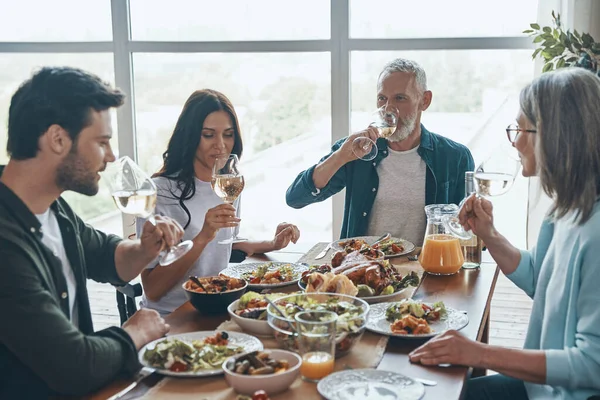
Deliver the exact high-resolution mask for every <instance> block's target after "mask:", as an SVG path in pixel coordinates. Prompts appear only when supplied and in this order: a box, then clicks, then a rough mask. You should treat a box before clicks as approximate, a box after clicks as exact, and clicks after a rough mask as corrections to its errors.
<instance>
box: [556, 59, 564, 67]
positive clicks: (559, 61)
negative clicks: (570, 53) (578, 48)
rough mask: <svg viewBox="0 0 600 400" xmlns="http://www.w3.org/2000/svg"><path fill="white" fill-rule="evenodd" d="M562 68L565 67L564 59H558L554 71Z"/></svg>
mask: <svg viewBox="0 0 600 400" xmlns="http://www.w3.org/2000/svg"><path fill="white" fill-rule="evenodd" d="M564 66H565V60H564V58H559V59H558V61H557V62H556V69H559V68H562V67H564Z"/></svg>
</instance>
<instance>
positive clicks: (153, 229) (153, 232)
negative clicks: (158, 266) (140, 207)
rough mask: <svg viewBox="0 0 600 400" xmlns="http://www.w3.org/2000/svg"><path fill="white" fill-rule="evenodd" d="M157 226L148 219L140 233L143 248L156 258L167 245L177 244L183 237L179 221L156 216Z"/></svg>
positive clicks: (146, 252)
mask: <svg viewBox="0 0 600 400" xmlns="http://www.w3.org/2000/svg"><path fill="white" fill-rule="evenodd" d="M155 219H156V226H154V225H153V224H152V223H151V222H150V221H146V223H145V224H144V227H143V229H142V234H141V235H140V242H141V246H142V250H143V251H144V253H145V254H147V255H148V256H149V257H151V258H154V257H156V256H157V255H158V253H160V251H161V250H163V249H164V248H165V247H166V248H169V247H171V246H174V245H176V244H177V243H179V242H180V241H181V238H182V237H183V228H182V227H181V225H179V223H178V222H177V221H175V220H174V219H172V218H169V217H163V216H160V215H157V216H155Z"/></svg>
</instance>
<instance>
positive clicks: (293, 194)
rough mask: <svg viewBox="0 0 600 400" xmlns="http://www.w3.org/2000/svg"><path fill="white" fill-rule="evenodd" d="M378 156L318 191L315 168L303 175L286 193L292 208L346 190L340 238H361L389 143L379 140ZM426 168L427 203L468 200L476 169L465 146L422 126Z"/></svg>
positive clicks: (337, 175)
mask: <svg viewBox="0 0 600 400" xmlns="http://www.w3.org/2000/svg"><path fill="white" fill-rule="evenodd" d="M345 140H346V138H344V139H341V140H339V141H337V142H336V143H335V144H334V145H333V147H332V148H331V152H330V153H329V154H328V155H326V156H325V157H323V158H322V159H321V161H323V160H325V159H326V158H328V157H329V156H331V154H333V152H335V151H336V150H337V149H339V148H340V147H341V146H342V144H343V143H344V142H345ZM377 147H378V148H379V152H378V153H377V157H375V159H374V160H372V161H363V160H355V161H352V162H349V163H347V164H346V165H344V166H343V167H342V168H340V169H339V170H338V171H337V172H336V173H335V175H334V176H333V177H332V178H331V180H330V181H329V183H328V184H327V185H326V186H325V187H323V188H321V189H320V190H317V188H316V187H315V184H314V183H313V179H312V176H313V171H314V169H315V167H316V165H313V166H312V167H310V168H309V169H307V170H306V171H303V172H301V173H300V174H299V175H298V176H297V177H296V179H295V180H294V182H293V183H292V185H291V186H290V187H289V188H288V190H287V193H286V202H287V204H288V205H289V206H290V207H293V208H302V207H305V206H307V205H309V204H313V203H317V202H320V201H323V200H326V199H328V198H329V197H331V196H333V195H334V194H336V193H338V192H339V191H340V190H342V189H344V188H346V201H345V206H344V221H343V222H342V230H341V234H340V237H341V238H347V237H354V236H362V235H364V234H365V233H366V231H367V226H368V222H369V214H370V213H371V209H372V208H373V203H374V201H375V196H376V195H377V189H378V187H379V176H378V175H377V166H378V165H379V163H381V161H382V160H384V159H385V158H386V157H387V156H388V146H387V140H386V139H383V138H380V139H378V140H377ZM417 152H418V154H419V156H421V158H422V159H423V161H425V164H426V166H427V171H426V177H425V203H426V205H427V204H447V203H454V204H458V203H460V201H461V200H462V199H463V197H464V196H465V184H464V182H465V172H466V171H473V170H474V169H475V166H474V163H473V157H472V156H471V152H470V151H469V149H468V148H467V147H466V146H463V145H462V144H459V143H456V142H454V141H452V140H450V139H448V138H445V137H443V136H440V135H437V134H435V133H432V132H429V131H428V130H427V129H425V127H424V126H423V125H421V144H420V146H419V149H418V150H417Z"/></svg>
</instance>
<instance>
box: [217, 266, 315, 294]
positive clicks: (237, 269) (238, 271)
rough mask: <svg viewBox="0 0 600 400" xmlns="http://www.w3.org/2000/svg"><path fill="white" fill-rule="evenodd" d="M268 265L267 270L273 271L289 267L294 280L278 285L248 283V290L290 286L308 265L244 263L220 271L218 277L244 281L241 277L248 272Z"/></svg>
mask: <svg viewBox="0 0 600 400" xmlns="http://www.w3.org/2000/svg"><path fill="white" fill-rule="evenodd" d="M265 264H270V267H269V270H275V269H277V268H279V267H282V266H284V265H289V266H291V267H292V269H293V271H294V279H292V280H290V281H285V282H279V283H270V284H269V283H250V282H248V289H271V288H278V287H282V286H288V285H292V284H294V283H296V282H298V280H299V279H300V278H301V277H302V273H303V272H304V271H307V270H308V265H305V264H296V263H285V262H275V261H273V262H272V261H268V262H263V263H245V264H237V265H232V266H230V267H227V268H225V269H224V270H223V271H221V272H220V273H219V274H220V275H225V276H230V277H232V278H238V279H244V278H243V275H244V274H245V273H248V272H252V271H255V270H256V269H257V268H258V267H260V266H261V265H265Z"/></svg>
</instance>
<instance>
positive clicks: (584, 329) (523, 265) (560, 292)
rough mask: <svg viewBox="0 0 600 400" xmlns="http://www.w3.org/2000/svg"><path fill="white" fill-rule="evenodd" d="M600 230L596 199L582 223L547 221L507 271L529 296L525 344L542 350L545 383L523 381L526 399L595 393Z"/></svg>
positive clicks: (599, 370)
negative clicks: (529, 247) (530, 304)
mask: <svg viewBox="0 0 600 400" xmlns="http://www.w3.org/2000/svg"><path fill="white" fill-rule="evenodd" d="M599 233H600V203H596V206H595V209H594V212H593V214H592V217H591V218H590V219H589V220H588V221H587V222H585V223H584V224H583V225H578V224H577V223H575V221H574V220H573V217H572V216H567V217H564V218H561V219H559V220H556V221H550V220H546V221H544V223H543V224H542V227H541V230H540V234H539V237H538V241H537V245H536V247H535V248H534V249H533V250H532V251H522V252H521V262H520V263H519V265H518V267H517V269H516V270H515V271H514V272H513V273H512V274H510V275H508V278H510V280H512V281H513V282H514V283H515V284H516V285H517V286H519V287H520V288H521V289H523V290H524V291H525V292H526V293H527V294H528V295H529V296H530V297H532V298H533V308H532V309H531V317H530V318H529V328H528V329H527V336H526V338H525V348H526V349H533V350H544V351H545V353H546V384H545V385H537V384H533V383H525V388H526V389H527V394H528V396H529V399H530V400H536V399H540V400H541V399H544V400H546V399H562V400H586V399H588V398H591V397H592V396H594V395H595V396H598V395H600V293H599V292H598V285H599V284H600V265H599V264H598V262H599V260H600V234H599Z"/></svg>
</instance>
